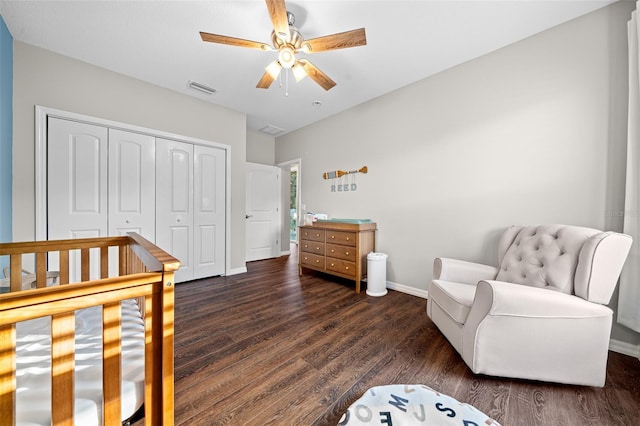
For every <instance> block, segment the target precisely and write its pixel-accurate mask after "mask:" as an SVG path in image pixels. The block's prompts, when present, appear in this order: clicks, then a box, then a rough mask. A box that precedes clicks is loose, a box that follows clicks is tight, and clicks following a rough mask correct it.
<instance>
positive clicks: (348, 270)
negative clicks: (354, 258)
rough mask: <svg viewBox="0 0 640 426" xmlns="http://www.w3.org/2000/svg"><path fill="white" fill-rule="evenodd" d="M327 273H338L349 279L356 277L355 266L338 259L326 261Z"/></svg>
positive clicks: (352, 263)
mask: <svg viewBox="0 0 640 426" xmlns="http://www.w3.org/2000/svg"><path fill="white" fill-rule="evenodd" d="M326 269H327V271H332V272H338V273H340V274H343V275H348V276H350V277H355V276H356V264H355V263H354V262H348V261H346V260H340V259H327V265H326Z"/></svg>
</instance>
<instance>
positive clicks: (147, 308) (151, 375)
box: [144, 296, 160, 426]
mask: <svg viewBox="0 0 640 426" xmlns="http://www.w3.org/2000/svg"><path fill="white" fill-rule="evenodd" d="M153 305H154V303H153V297H151V296H145V298H144V312H145V317H144V377H145V381H144V393H145V395H144V424H145V426H151V425H153V424H154V420H155V421H156V423H158V424H159V421H160V417H158V419H157V420H156V416H157V414H158V413H157V412H156V408H155V405H156V404H155V401H156V400H157V399H156V398H157V396H156V395H155V388H154V383H153V382H154V380H155V379H156V374H155V371H156V370H157V366H156V363H158V362H159V361H160V360H159V359H157V358H156V357H154V347H153V343H154V339H153V322H152V321H151V319H152V318H153V315H154V309H153V308H154V306H153ZM148 402H151V404H148Z"/></svg>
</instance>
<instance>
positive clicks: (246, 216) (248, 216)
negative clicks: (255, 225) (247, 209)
mask: <svg viewBox="0 0 640 426" xmlns="http://www.w3.org/2000/svg"><path fill="white" fill-rule="evenodd" d="M250 217H253V215H252V214H245V215H244V218H245V219H249V218H250Z"/></svg>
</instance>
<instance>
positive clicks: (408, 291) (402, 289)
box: [387, 281, 429, 299]
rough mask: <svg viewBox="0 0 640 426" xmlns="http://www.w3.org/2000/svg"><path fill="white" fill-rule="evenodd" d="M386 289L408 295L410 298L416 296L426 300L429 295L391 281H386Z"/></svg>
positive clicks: (423, 291)
mask: <svg viewBox="0 0 640 426" xmlns="http://www.w3.org/2000/svg"><path fill="white" fill-rule="evenodd" d="M387 288H388V289H390V290H396V291H399V292H400V293H406V294H410V295H412V296H418V297H421V298H423V299H426V298H427V296H428V295H429V293H428V292H427V290H422V289H420V288H415V287H411V286H408V285H404V284H398V283H394V282H391V281H387Z"/></svg>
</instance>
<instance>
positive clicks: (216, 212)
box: [193, 145, 226, 278]
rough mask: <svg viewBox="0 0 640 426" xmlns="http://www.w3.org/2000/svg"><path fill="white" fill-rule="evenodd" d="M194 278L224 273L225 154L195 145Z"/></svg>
mask: <svg viewBox="0 0 640 426" xmlns="http://www.w3.org/2000/svg"><path fill="white" fill-rule="evenodd" d="M193 158H194V164H193V170H194V179H193V215H194V216H193V223H194V227H193V238H194V251H193V256H194V259H193V268H194V273H193V277H194V278H203V277H210V276H214V275H221V274H224V272H225V241H226V239H225V238H226V236H225V229H226V208H225V207H226V206H225V199H226V194H225V188H226V154H225V151H224V150H222V149H219V148H213V147H207V146H201V145H195V146H194V152H193Z"/></svg>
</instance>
